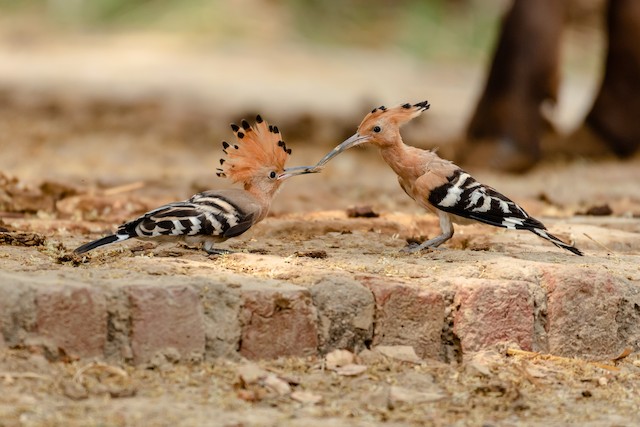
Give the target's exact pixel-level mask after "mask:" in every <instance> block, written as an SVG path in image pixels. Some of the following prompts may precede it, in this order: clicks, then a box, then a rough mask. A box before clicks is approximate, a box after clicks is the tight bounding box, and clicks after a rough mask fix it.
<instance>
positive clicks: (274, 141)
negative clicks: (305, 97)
mask: <svg viewBox="0 0 640 427" xmlns="http://www.w3.org/2000/svg"><path fill="white" fill-rule="evenodd" d="M240 124H241V127H240V126H238V125H236V124H232V125H231V129H232V130H233V133H234V134H235V136H236V143H235V144H229V143H228V142H226V141H223V142H222V151H224V153H225V154H226V155H227V158H226V159H225V158H222V159H220V168H218V172H217V175H218V176H221V177H228V178H229V179H231V180H232V181H233V182H248V181H250V180H251V179H252V178H253V177H255V176H256V174H258V173H260V171H261V170H262V171H263V170H264V169H265V168H269V169H272V170H275V171H276V172H277V173H281V172H282V171H284V165H285V163H286V162H287V159H288V158H289V155H290V154H291V149H290V148H287V146H286V144H285V143H284V141H283V140H282V136H281V135H280V130H279V129H278V127H277V126H271V125H269V124H268V123H267V122H265V121H264V120H262V117H260V116H259V115H258V116H257V117H256V124H255V125H254V126H251V125H249V123H248V122H247V121H246V120H242V122H241V123H240Z"/></svg>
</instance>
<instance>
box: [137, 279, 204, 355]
mask: <svg viewBox="0 0 640 427" xmlns="http://www.w3.org/2000/svg"><path fill="white" fill-rule="evenodd" d="M127 293H128V296H129V302H130V304H131V349H132V351H133V360H134V363H144V362H148V361H149V360H150V359H151V358H152V357H153V356H154V355H155V354H156V353H158V352H163V351H166V350H168V349H175V350H177V351H178V352H179V353H180V355H181V356H182V357H183V358H184V357H188V356H189V355H190V354H192V353H198V354H204V347H205V332H204V316H203V313H202V306H201V304H200V301H199V298H198V294H197V292H196V291H195V290H194V289H193V288H191V287H189V286H148V285H144V286H131V287H129V288H128V289H127Z"/></svg>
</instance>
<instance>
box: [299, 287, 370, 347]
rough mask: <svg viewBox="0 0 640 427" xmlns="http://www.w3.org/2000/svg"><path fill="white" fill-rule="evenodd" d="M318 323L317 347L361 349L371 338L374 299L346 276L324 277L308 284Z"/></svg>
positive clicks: (368, 291)
mask: <svg viewBox="0 0 640 427" xmlns="http://www.w3.org/2000/svg"><path fill="white" fill-rule="evenodd" d="M311 296H312V298H313V303H314V305H315V306H316V308H317V310H318V317H319V323H320V351H321V352H322V353H328V352H329V351H331V350H335V349H347V350H351V351H353V352H355V353H358V352H360V351H361V350H364V349H365V348H366V347H367V344H368V343H370V342H371V339H372V338H373V319H374V314H375V300H374V299H373V295H372V293H371V291H370V290H369V289H367V288H366V287H364V286H362V285H361V284H360V283H358V282H356V281H354V280H353V279H351V278H348V277H335V276H331V277H326V278H324V279H323V280H321V281H320V282H319V283H317V284H315V285H314V286H313V287H312V288H311Z"/></svg>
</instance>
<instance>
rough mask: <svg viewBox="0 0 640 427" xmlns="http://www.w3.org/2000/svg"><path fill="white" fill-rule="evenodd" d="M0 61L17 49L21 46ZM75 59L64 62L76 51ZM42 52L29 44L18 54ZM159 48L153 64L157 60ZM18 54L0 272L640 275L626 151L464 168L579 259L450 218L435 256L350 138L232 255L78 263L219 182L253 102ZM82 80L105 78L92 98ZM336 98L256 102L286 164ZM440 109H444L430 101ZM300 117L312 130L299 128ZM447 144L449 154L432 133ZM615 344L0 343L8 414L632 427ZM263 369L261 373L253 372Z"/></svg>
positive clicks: (639, 197)
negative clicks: (338, 357) (343, 356)
mask: <svg viewBox="0 0 640 427" xmlns="http://www.w3.org/2000/svg"><path fill="white" fill-rule="evenodd" d="M78 49H79V48H78ZM2 55H4V56H5V58H14V55H15V52H12V51H11V50H10V49H9V50H8V51H4V52H2ZM72 56H73V55H71V56H68V57H64V56H63V57H62V59H60V61H62V62H63V63H64V64H66V65H69V64H71V63H72V62H73V60H72V58H71V57H72ZM150 57H152V58H154V57H153V56H152V55H150ZM39 58H40V57H39V56H38V54H37V52H36V54H34V55H33V56H32V57H30V59H29V61H30V62H29V61H26V64H27V65H29V64H31V65H33V64H34V63H38V61H39V60H40V59H39ZM65 58H66V59H65ZM360 60H362V61H365V62H366V61H367V59H366V58H364V59H362V58H360ZM64 61H68V62H64ZM155 61H156V60H155V59H154V60H153V61H151V60H150V62H151V63H152V66H153V67H155V65H156V62H155ZM210 61H211V60H210ZM21 64H22V65H21ZM27 65H25V62H24V61H23V62H18V63H17V64H16V63H12V64H11V65H8V66H7V67H6V69H5V70H4V71H3V74H2V78H3V82H4V83H5V85H4V89H2V90H0V134H2V135H3V136H2V138H1V139H0V152H1V153H2V156H0V172H1V174H0V219H1V222H0V233H2V234H1V236H2V239H3V240H2V242H1V243H2V244H1V245H0V270H2V271H4V272H12V273H16V274H31V275H37V276H38V277H40V278H42V279H45V280H49V281H50V282H51V283H55V282H56V281H57V280H72V279H73V278H74V277H90V276H91V275H94V274H97V275H110V276H112V277H113V278H114V279H113V280H117V278H118V277H125V276H123V274H126V273H127V272H136V273H140V274H142V275H146V276H147V277H149V278H151V277H154V276H157V275H167V276H174V277H181V276H198V275H204V276H206V275H211V274H216V273H220V272H233V273H240V274H247V275H252V276H253V277H266V278H275V279H280V280H286V281H289V282H291V283H295V284H298V285H303V286H307V285H310V284H312V283H313V282H314V280H315V279H316V278H317V277H321V276H323V275H326V274H336V275H345V274H346V275H356V274H376V275H383V276H386V277H397V278H403V279H411V278H424V277H436V276H440V277H443V276H446V275H447V274H463V275H467V276H469V277H472V276H478V277H479V275H482V274H484V272H485V271H486V270H487V269H489V270H490V269H491V266H496V265H498V266H500V265H508V264H509V262H510V260H513V259H519V260H525V261H531V262H549V263H558V264H559V263H562V264H565V265H566V264H572V265H576V266H577V267H578V266H585V265H599V266H604V268H607V269H611V270H612V271H613V272H615V274H619V275H622V276H624V277H625V278H627V280H630V281H631V282H633V283H636V284H638V285H640V267H639V265H640V262H639V261H640V256H639V250H640V240H639V237H640V220H639V219H638V218H639V217H640V185H638V182H640V158H639V157H637V156H636V157H635V158H633V159H630V160H627V161H619V160H615V159H600V160H591V159H587V158H577V159H572V160H563V159H560V160H556V161H548V162H545V163H544V164H542V165H540V166H539V167H537V168H536V169H535V170H533V171H531V172H530V173H528V174H526V175H522V176H508V175H501V174H496V173H494V172H491V171H488V170H473V171H471V172H472V173H473V174H474V175H475V176H476V177H477V178H478V179H479V180H480V181H483V182H486V183H488V184H490V185H492V186H494V187H496V188H498V189H499V190H500V191H502V192H503V193H505V194H507V195H509V196H510V197H511V198H512V199H514V200H515V201H517V202H519V203H520V204H521V205H522V206H523V207H525V209H526V210H527V211H529V212H530V213H531V214H532V215H534V216H536V217H538V218H540V219H542V220H543V222H545V224H547V225H548V227H549V228H550V230H551V231H552V232H553V233H554V234H556V235H558V236H561V237H563V238H565V239H567V240H572V241H574V242H575V244H576V246H577V247H579V248H580V249H582V250H584V252H585V254H586V256H585V257H583V258H580V257H573V256H569V255H567V254H565V253H563V252H562V251H561V250H560V249H558V248H555V247H554V246H552V245H550V244H547V242H544V241H542V240H541V239H539V238H537V237H536V236H534V235H533V234H530V233H524V232H509V231H505V230H498V229H493V228H490V227H485V226H464V227H458V228H457V230H456V235H455V237H454V238H453V240H452V241H451V242H450V243H448V244H447V245H446V246H447V248H446V249H444V250H438V251H433V252H427V253H424V254H420V255H407V254H401V253H400V252H399V250H400V249H401V248H402V247H403V246H404V245H405V244H406V241H407V239H421V238H424V237H426V236H433V235H434V234H435V233H437V232H438V224H437V220H436V218H435V217H434V216H432V215H428V214H424V213H423V212H421V211H420V209H419V208H418V207H417V206H415V205H414V204H413V202H412V201H411V200H410V199H408V198H407V197H406V196H405V195H404V193H403V192H402V191H400V189H399V186H398V185H397V182H396V180H395V177H394V176H393V174H392V173H391V172H390V171H389V170H388V169H387V168H386V167H385V165H384V164H383V163H382V161H381V160H380V159H379V156H378V153H376V152H375V151H374V150H360V151H357V150H354V152H352V153H347V154H344V155H343V156H341V157H340V158H338V159H336V160H334V161H333V162H332V164H331V166H330V167H328V168H327V170H326V171H325V173H322V174H319V175H313V176H305V177H300V178H298V179H295V180H291V182H289V183H288V185H287V186H286V188H285V189H284V190H283V191H282V192H281V193H280V194H279V195H278V197H277V199H276V202H275V203H274V206H273V209H272V213H271V215H270V216H269V217H268V218H267V219H266V220H265V221H264V222H263V223H261V224H260V225H258V226H256V227H255V228H254V229H252V230H251V231H250V232H249V233H247V234H246V235H244V236H242V237H241V238H238V239H234V240H230V241H228V242H226V243H225V244H223V245H221V247H223V248H229V249H234V250H237V251H238V253H236V254H232V255H228V256H220V257H208V256H206V254H204V253H203V252H201V251H197V250H192V249H188V248H184V247H181V246H175V245H165V246H161V247H156V246H155V245H153V244H149V243H140V242H129V243H127V244H123V245H120V246H117V247H113V248H109V249H105V250H100V251H96V252H94V253H92V254H90V255H89V256H87V257H85V258H83V259H74V258H73V257H70V256H69V251H70V250H71V249H73V248H74V247H76V246H78V245H80V244H82V243H84V242H87V241H89V240H91V239H94V238H97V237H99V236H101V235H104V234H105V233H107V232H110V231H112V230H114V228H115V227H116V226H117V225H118V224H119V223H121V222H122V221H125V220H127V219H130V218H132V217H134V216H135V215H137V214H139V213H142V212H144V211H145V210H147V209H151V208H153V207H156V206H158V205H160V204H162V203H165V202H170V201H174V200H180V199H185V198H187V197H189V196H190V195H191V194H193V193H194V192H196V191H200V190H204V189H211V188H221V187H225V186H227V185H228V184H227V183H226V182H224V180H222V179H220V178H216V177H215V175H214V169H215V166H216V163H217V160H218V157H219V156H220V154H221V147H220V145H219V144H220V143H219V141H220V140H221V139H223V138H229V137H230V136H231V133H230V131H227V130H226V129H227V128H226V123H228V121H230V120H235V121H238V120H239V119H240V118H242V117H249V114H254V113H255V112H256V111H253V110H252V109H250V108H248V107H246V105H245V104H240V105H235V106H234V107H233V108H228V109H224V108H223V109H220V108H212V107H208V105H209V104H208V101H207V99H208V98H207V97H206V96H205V95H203V96H202V98H204V99H205V101H202V98H201V99H200V102H193V103H185V102H184V99H189V97H188V96H187V97H186V98H181V99H182V100H181V101H180V102H176V97H175V96H172V95H171V94H167V93H163V92H158V91H154V90H150V91H148V92H146V93H144V94H142V95H141V94H137V95H136V96H129V97H126V96H120V95H119V94H118V93H117V90H114V91H113V92H114V93H111V94H109V96H106V95H105V93H106V92H109V89H104V88H103V87H102V85H103V83H104V82H101V83H96V82H95V81H94V82H91V81H85V80H83V79H82V76H80V77H78V81H79V83H78V86H79V88H78V90H77V91H74V90H71V89H70V87H71V85H70V83H69V82H70V81H72V79H71V78H67V79H66V80H64V82H63V83H64V84H62V83H61V80H60V76H57V75H54V74H55V73H54V72H52V71H42V74H41V75H40V77H41V79H40V80H38V79H37V77H38V75H33V74H28V75H25V76H24V77H23V78H22V79H21V78H20V70H21V69H22V68H21V67H25V68H24V69H26V67H27ZM66 65H65V66H66ZM209 65H211V64H209ZM105 66H107V65H105ZM107 67H108V66H107ZM387 71H389V73H392V72H394V71H396V70H393V69H391V70H387ZM138 72H140V71H139V70H138ZM165 72H167V71H166V70H165ZM78 73H79V74H82V71H81V70H80V71H78ZM316 73H318V74H319V72H318V71H316ZM434 73H435V74H438V72H434ZM461 73H462V74H464V72H461ZM59 74H60V75H62V74H63V73H62V72H60V73H59ZM115 74H117V73H115ZM444 74H445V73H444V72H442V75H444ZM278 78H279V79H281V80H283V79H285V77H282V76H279V77H278ZM47 79H49V80H47ZM56 79H58V80H56ZM133 80H134V81H135V79H133ZM281 80H278V81H281ZM35 81H38V82H39V84H38V85H36V84H34V82H35ZM117 81H118V78H114V79H113V80H112V83H113V82H116V83H117ZM92 84H93V85H95V86H96V87H97V89H96V90H95V91H94V92H92V93H87V91H86V88H87V87H92ZM405 84H406V85H407V86H411V81H407V82H405ZM114 85H115V86H116V87H119V86H118V85H117V84H115V83H114ZM61 87H62V89H61ZM238 87H240V84H239V83H238V84H237V85H231V86H230V88H229V89H228V90H230V91H234V90H236V89H237V88H238ZM463 89H464V88H463ZM463 89H460V88H458V87H455V88H451V87H449V88H448V89H447V88H439V89H437V90H438V91H440V93H445V94H450V93H458V92H461V91H463ZM476 89H477V88H476ZM476 89H473V90H476ZM173 90H174V91H175V92H180V90H179V89H173ZM447 90H448V91H449V92H447ZM388 91H390V89H385V92H388ZM400 92H402V91H400ZM406 92H408V90H407V91H406ZM402 93H405V92H402ZM338 94H339V91H338V90H335V91H331V92H330V93H329V94H328V95H327V98H328V99H324V100H320V101H316V102H317V104H315V105H313V106H312V107H310V108H309V109H308V110H307V111H304V114H297V113H299V108H298V105H299V104H301V103H304V101H305V97H304V96H302V95H300V97H299V98H298V99H294V100H293V101H292V104H293V105H295V108H292V109H291V111H292V112H296V114H293V113H291V114H289V112H288V111H287V109H286V108H285V107H280V109H275V110H274V112H273V118H271V117H270V114H269V111H259V112H260V113H261V114H262V115H263V116H264V117H266V118H267V119H268V120H272V121H273V122H275V123H277V124H278V125H280V126H281V128H282V129H283V132H284V136H285V139H287V143H288V145H289V146H290V147H292V148H293V151H294V152H293V156H292V162H291V163H292V166H294V165H300V164H309V163H313V162H315V161H316V160H317V159H319V158H320V157H321V156H322V155H323V154H324V152H325V151H327V150H328V149H329V148H331V147H332V146H333V145H334V144H335V143H337V142H340V140H341V139H340V138H342V137H344V136H348V135H349V134H350V132H353V130H354V129H355V128H356V125H357V123H358V120H359V117H360V114H359V113H358V112H359V111H360V110H359V109H358V108H357V107H356V106H357V105H359V104H358V101H357V99H359V97H358V95H357V94H355V95H354V94H353V93H352V94H351V97H350V98H349V99H350V100H351V105H352V106H354V108H355V110H356V113H358V114H356V113H354V114H353V116H348V115H347V116H345V114H344V111H343V110H339V111H337V112H336V114H334V115H332V114H331V109H330V108H326V106H327V105H331V102H334V101H335V99H336V98H337V97H338ZM215 95H216V96H220V97H222V99H226V98H225V95H224V94H223V95H220V94H219V93H217V94H215ZM212 96H213V95H212ZM243 96H245V97H246V95H243ZM265 96H266V97H267V98H268V96H270V94H267V95H265ZM415 96H419V95H415ZM415 96H414V98H415ZM581 96H583V95H581ZM444 98H446V96H444V95H443V99H444ZM583 98H584V96H583ZM394 99H395V97H394ZM418 100H419V99H413V98H412V99H411V100H410V101H418ZM283 102H284V101H283ZM471 102H472V101H471V100H467V101H465V102H463V103H462V104H463V105H462V106H458V109H457V110H456V108H455V107H454V106H452V104H455V103H454V102H450V103H448V104H446V103H445V105H444V107H443V110H445V114H442V115H440V116H439V115H438V114H437V113H436V114H435V117H436V118H435V119H434V118H429V117H425V118H424V120H423V121H422V122H421V123H418V124H416V125H415V126H413V127H409V128H408V129H407V133H406V135H407V138H406V142H407V143H414V142H415V143H416V144H418V143H420V144H426V143H425V142H424V141H420V140H419V138H418V140H415V139H412V138H413V136H414V135H417V134H419V130H420V129H423V128H425V127H426V126H429V125H432V124H433V126H434V127H435V128H436V129H441V130H442V131H441V132H440V133H438V132H437V131H431V132H433V133H430V134H429V136H430V137H431V136H433V137H434V139H436V140H438V138H440V140H446V139H447V138H449V137H450V136H451V128H454V129H458V130H459V129H461V127H462V126H463V123H462V122H463V119H462V118H461V117H464V114H465V113H467V110H468V107H467V106H468V105H470V104H471ZM281 103H282V102H281ZM258 104H259V106H264V105H268V104H267V103H265V102H259V103H258ZM432 104H433V105H434V107H433V109H434V110H435V111H437V110H438V105H437V102H432ZM267 109H268V108H267ZM363 111H366V108H365V109H364V110H363ZM429 114H431V113H429ZM292 116H295V118H293V119H292V118H291V117H292ZM452 117H453V118H452ZM438 118H440V119H442V120H441V121H440V122H439V123H436V121H437V119H438ZM443 121H444V123H443ZM220 123H222V124H224V126H221V125H219V124H220ZM448 125H450V126H448ZM327 128H331V129H332V130H330V131H328V130H326V129H327ZM309 129H313V130H314V131H313V132H312V133H313V137H311V138H307V137H306V136H305V134H306V133H307V131H309ZM310 133H311V132H310ZM309 139H311V140H310V141H309ZM442 151H443V153H447V152H452V151H453V148H452V146H450V145H446V144H444V146H443V148H442ZM354 170H357V171H358V173H357V174H354V172H353V171H354ZM354 206H370V207H371V209H372V210H373V212H375V213H376V214H378V215H379V216H377V217H373V218H366V217H364V218H350V217H349V216H348V215H347V209H348V208H350V207H354ZM594 209H595V210H594ZM598 209H599V213H600V215H595V214H597V213H598ZM586 213H590V215H580V214H586ZM622 356H623V357H621V358H620V360H616V361H614V360H601V361H599V362H598V363H596V362H588V361H584V360H579V359H564V358H556V357H550V356H544V355H534V354H530V353H524V352H513V351H511V352H508V351H507V350H506V349H504V348H498V349H496V350H495V351H493V352H485V353H481V354H478V355H475V356H473V357H469V358H468V359H465V360H463V361H462V362H461V363H452V364H444V363H442V362H439V361H433V360H426V361H425V360H411V361H402V360H398V358H397V357H393V356H388V355H387V356H385V355H381V354H380V353H379V352H376V351H369V350H366V351H365V352H364V353H363V354H360V355H359V357H358V358H357V359H356V360H355V361H354V363H355V364H356V365H362V366H365V368H364V370H361V369H358V368H356V370H355V371H352V372H349V371H347V372H344V371H339V370H335V369H329V368H328V367H327V364H328V363H329V361H327V360H324V359H322V358H310V359H300V358H291V359H281V360H276V361H264V362H259V363H257V365H253V364H250V363H248V362H245V361H241V360H218V361H214V362H201V361H200V362H198V361H194V362H190V363H186V362H181V363H178V364H174V363H170V362H167V361H165V362H162V363H160V362H159V363H157V364H150V365H148V366H140V367H133V366H114V365H108V364H103V363H92V362H90V361H75V360H61V361H55V362H50V361H48V360H47V359H46V358H45V357H44V356H43V355H42V354H41V353H40V352H39V351H38V350H37V349H29V348H27V349H7V350H5V351H3V352H2V353H0V390H2V391H1V393H0V426H19V425H20V426H40V425H68V426H72V425H78V426H80V425H82V426H89V425H96V426H97V425H123V426H124V425H142V424H144V425H187V426H191V425H193V426H199V425H225V426H240V425H242V426H245V425H256V426H257V425H273V426H284V425H289V426H303V425H304V426H312V425H321V424H322V425H324V424H326V423H327V422H331V423H332V425H345V426H346V425H349V426H352V425H358V426H359V425H362V426H369V425H378V424H381V423H385V425H516V424H517V425H522V424H529V425H542V424H544V425H569V424H580V425H593V426H596V425H632V424H637V423H638V422H640V416H639V415H638V413H639V410H640V408H639V406H640V398H639V397H638V395H639V392H640V390H639V389H638V384H639V382H638V379H639V378H640V356H639V355H638V354H636V353H632V354H631V355H622ZM257 366H259V367H260V369H263V370H264V371H260V372H262V374H261V375H257V377H259V379H255V378H257V377H256V376H255V375H254V373H255V371H256V370H257V369H258V368H257ZM265 372H266V373H265ZM269 374H273V375H269ZM252 375H253V377H252ZM287 387H288V389H287Z"/></svg>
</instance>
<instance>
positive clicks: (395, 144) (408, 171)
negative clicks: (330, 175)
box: [309, 101, 582, 255]
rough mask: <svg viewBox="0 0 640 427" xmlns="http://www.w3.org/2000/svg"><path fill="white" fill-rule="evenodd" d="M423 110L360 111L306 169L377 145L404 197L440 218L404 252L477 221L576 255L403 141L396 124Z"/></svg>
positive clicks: (515, 209) (452, 168) (518, 211)
mask: <svg viewBox="0 0 640 427" xmlns="http://www.w3.org/2000/svg"><path fill="white" fill-rule="evenodd" d="M427 109H429V103H428V102H427V101H423V102H419V103H417V104H403V105H399V106H396V107H392V108H385V107H378V108H374V109H373V110H372V111H371V112H370V113H369V114H367V115H366V116H365V118H364V119H363V120H362V122H361V123H360V125H359V126H358V131H357V132H356V133H355V134H354V135H353V136H351V137H350V138H348V139H347V140H345V141H344V142H343V143H342V144H340V145H338V146H337V147H336V148H334V149H333V150H332V151H331V152H330V153H328V154H327V155H326V156H324V158H322V160H320V161H319V162H318V164H317V165H316V166H315V167H314V168H312V169H311V170H310V171H309V172H317V171H318V170H320V169H321V168H323V167H324V165H325V164H326V163H327V162H328V161H329V160H331V159H332V158H333V157H335V156H337V155H338V154H340V153H342V152H343V151H345V150H347V149H349V148H351V147H356V146H359V145H362V144H366V143H370V144H372V145H375V146H377V147H378V148H379V149H380V153H381V154H382V158H383V159H384V160H385V162H386V163H387V164H388V165H389V166H390V167H391V169H393V171H394V172H395V173H396V175H397V176H398V182H399V183H400V186H401V187H402V189H403V190H404V191H405V193H407V195H408V196H409V197H411V198H412V199H414V200H415V201H416V202H417V203H418V204H420V205H421V206H423V207H424V208H426V209H428V210H430V211H432V212H434V213H436V214H437V215H438V217H439V218H440V228H441V231H442V233H441V234H440V235H438V236H435V237H434V238H432V239H430V240H427V241H425V242H423V243H422V244H420V245H417V246H416V247H412V248H411V249H409V250H410V251H419V250H422V249H426V248H435V247H438V246H439V245H441V244H442V243H444V242H446V241H447V240H449V239H450V238H451V237H452V236H453V224H452V223H453V222H461V223H466V222H468V221H478V222H482V223H485V224H489V225H493V226H496V227H504V228H508V229H512V230H518V229H519V230H528V231H531V232H532V233H535V234H536V235H538V236H540V237H542V238H543V239H546V240H548V241H550V242H551V243H553V244H554V245H556V246H558V247H560V248H563V249H566V250H568V251H570V252H572V253H574V254H576V255H582V252H580V250H579V249H577V248H575V247H574V246H572V245H570V244H568V243H565V242H563V241H561V240H560V239H558V238H557V237H555V236H553V235H552V234H550V233H549V232H548V231H547V230H546V227H545V226H544V224H542V223H541V222H540V221H538V220H537V219H535V218H532V217H531V216H530V215H529V214H527V213H526V212H525V211H524V209H522V208H521V207H520V206H518V205H517V204H516V203H514V202H513V201H512V200H510V199H509V198H507V197H505V196H504V195H502V194H500V193H498V192H497V191H496V190H494V189H493V188H491V187H489V186H486V185H483V184H481V183H479V182H478V181H476V180H475V179H474V178H473V177H471V176H470V175H469V174H468V173H467V172H465V171H464V170H462V169H460V168H459V167H458V166H456V165H455V164H453V163H452V162H450V161H448V160H445V159H442V158H440V157H439V156H438V155H437V154H436V153H435V151H429V150H422V149H419V148H416V147H411V146H408V145H405V144H404V142H403V141H402V137H401V135H400V127H401V126H402V125H403V124H404V123H406V122H408V121H409V120H411V119H413V118H414V117H417V116H419V115H420V114H421V113H422V112H423V111H426V110H427Z"/></svg>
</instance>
